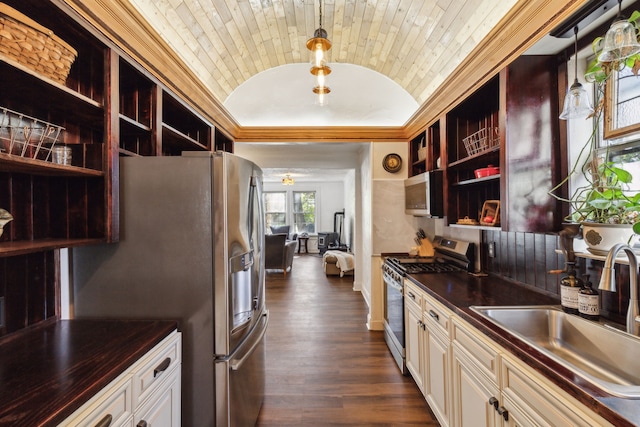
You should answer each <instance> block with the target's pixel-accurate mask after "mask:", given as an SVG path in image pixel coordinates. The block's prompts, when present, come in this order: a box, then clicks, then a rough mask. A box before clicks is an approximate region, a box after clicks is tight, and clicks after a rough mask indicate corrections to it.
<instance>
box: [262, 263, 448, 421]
mask: <svg viewBox="0 0 640 427" xmlns="http://www.w3.org/2000/svg"><path fill="white" fill-rule="evenodd" d="M352 286H353V278H352V277H344V278H340V277H339V276H330V277H327V276H325V274H324V272H323V270H322V258H321V257H320V256H319V255H313V254H309V255H300V256H296V258H295V259H294V262H293V269H292V271H291V272H290V273H288V274H287V275H286V277H285V276H283V274H282V273H269V274H267V280H266V288H267V295H266V297H267V305H268V309H269V311H270V316H271V317H270V323H269V329H268V331H267V366H266V369H267V372H266V396H265V400H264V404H263V407H262V411H261V412H260V417H259V418H258V423H257V425H258V426H263V427H265V426H314V425H315V426H337V425H350V426H402V425H422V426H425V425H426V426H438V425H439V424H438V422H437V421H435V417H434V416H433V414H432V412H431V411H430V409H429V407H428V405H427V403H426V402H425V400H424V397H423V396H422V394H421V393H420V390H418V388H417V386H416V385H415V383H414V382H413V380H412V379H411V378H410V377H405V376H402V375H401V374H400V370H399V369H398V367H397V365H396V364H395V362H394V361H393V358H392V357H391V354H390V353H389V350H388V349H387V346H386V344H385V342H384V336H383V332H381V331H369V330H367V327H366V316H367V308H366V303H365V302H364V300H363V298H362V295H361V294H360V293H359V292H354V291H353V290H352Z"/></svg>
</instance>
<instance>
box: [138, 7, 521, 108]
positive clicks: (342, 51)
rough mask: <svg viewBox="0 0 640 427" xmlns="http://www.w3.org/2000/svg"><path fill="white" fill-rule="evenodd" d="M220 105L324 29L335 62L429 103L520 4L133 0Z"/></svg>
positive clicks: (301, 56)
mask: <svg viewBox="0 0 640 427" xmlns="http://www.w3.org/2000/svg"><path fill="white" fill-rule="evenodd" d="M129 1H130V2H131V4H132V5H133V6H134V7H136V8H137V9H138V10H139V11H140V13H141V14H142V15H143V16H144V17H145V18H146V19H147V20H148V21H149V23H150V24H151V26H152V27H153V28H155V29H156V30H157V31H158V32H159V34H160V35H161V36H162V37H163V38H164V39H165V40H166V41H167V42H168V43H169V44H170V45H171V46H172V47H173V49H175V50H176V52H178V54H179V55H180V56H182V58H183V59H184V60H185V61H186V62H187V64H189V66H191V67H192V68H193V69H194V70H195V72H196V74H198V75H199V77H200V78H201V79H202V80H203V81H204V83H205V85H207V86H208V87H209V88H210V89H211V90H212V92H213V94H214V96H215V97H216V98H217V99H218V100H219V101H221V102H223V101H224V100H225V99H226V98H227V96H228V95H229V94H230V93H231V92H232V91H233V90H234V89H235V88H236V87H238V86H239V85H241V84H242V83H243V82H244V81H246V80H247V79H249V78H250V77H252V76H254V75H255V74H257V73H259V72H261V71H265V70H267V69H270V68H272V67H277V66H280V65H284V64H291V63H301V62H307V61H309V51H308V50H307V48H306V42H307V39H309V38H310V37H311V36H312V35H313V32H314V30H315V29H316V28H317V27H318V26H319V8H320V2H321V1H322V12H323V13H322V16H323V28H324V29H326V31H327V33H328V38H329V40H331V42H332V44H333V47H332V49H331V51H330V61H331V62H340V63H350V64H356V65H361V66H364V67H368V68H370V69H373V70H375V71H377V72H379V73H382V74H384V75H386V76H387V77H389V78H390V79H392V80H393V81H395V82H396V83H398V84H399V85H401V86H402V87H403V88H404V89H405V90H407V91H408V92H409V93H410V94H411V95H412V96H413V97H414V98H415V99H416V100H417V101H418V103H422V102H424V101H425V100H426V99H427V98H428V96H429V95H430V94H431V93H432V92H433V91H434V90H435V89H436V85H438V84H440V83H441V82H442V81H443V80H444V78H445V77H446V76H447V75H448V74H449V73H451V72H452V71H453V69H454V68H455V67H456V66H457V65H458V64H459V63H460V62H461V61H462V60H463V59H464V58H465V57H466V56H467V55H468V54H469V53H470V52H471V51H472V49H473V48H475V47H476V45H477V44H478V43H479V42H480V41H481V40H482V39H483V38H484V37H485V36H486V35H487V33H488V32H489V31H490V30H491V29H492V28H493V27H494V26H495V24H496V23H497V22H498V21H499V20H500V19H501V18H502V17H503V16H504V15H505V14H506V13H507V12H508V10H509V9H510V8H511V6H512V5H513V4H514V3H515V2H516V0H455V1H451V0H237V1H236V0H129Z"/></svg>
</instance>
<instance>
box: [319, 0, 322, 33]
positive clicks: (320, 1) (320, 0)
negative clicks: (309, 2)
mask: <svg viewBox="0 0 640 427" xmlns="http://www.w3.org/2000/svg"><path fill="white" fill-rule="evenodd" d="M318 3H320V28H322V0H319V2H318Z"/></svg>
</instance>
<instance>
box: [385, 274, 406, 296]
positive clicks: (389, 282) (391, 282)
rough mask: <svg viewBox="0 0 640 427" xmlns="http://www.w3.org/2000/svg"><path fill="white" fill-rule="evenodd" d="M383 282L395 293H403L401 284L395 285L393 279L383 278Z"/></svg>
mask: <svg viewBox="0 0 640 427" xmlns="http://www.w3.org/2000/svg"><path fill="white" fill-rule="evenodd" d="M384 282H385V283H386V284H387V285H389V286H391V287H392V288H393V289H395V290H396V291H398V292H400V293H402V292H403V289H404V287H403V286H402V284H399V283H396V281H395V280H393V279H391V278H390V277H385V278H384Z"/></svg>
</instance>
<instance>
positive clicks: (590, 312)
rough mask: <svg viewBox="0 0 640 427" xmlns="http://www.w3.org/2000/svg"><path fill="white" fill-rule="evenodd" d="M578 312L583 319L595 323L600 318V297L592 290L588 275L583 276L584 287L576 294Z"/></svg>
mask: <svg viewBox="0 0 640 427" xmlns="http://www.w3.org/2000/svg"><path fill="white" fill-rule="evenodd" d="M578 311H579V312H580V316H582V317H584V318H585V319H589V320H596V321H597V320H598V319H599V317H600V295H598V291H596V290H595V289H593V287H592V285H591V282H590V281H589V275H586V276H585V278H584V287H583V288H582V289H580V293H579V294H578Z"/></svg>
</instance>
